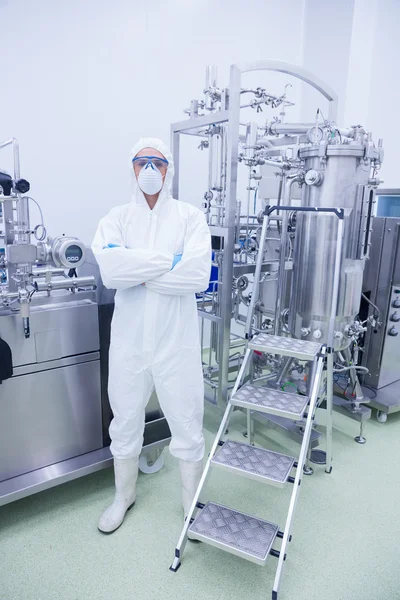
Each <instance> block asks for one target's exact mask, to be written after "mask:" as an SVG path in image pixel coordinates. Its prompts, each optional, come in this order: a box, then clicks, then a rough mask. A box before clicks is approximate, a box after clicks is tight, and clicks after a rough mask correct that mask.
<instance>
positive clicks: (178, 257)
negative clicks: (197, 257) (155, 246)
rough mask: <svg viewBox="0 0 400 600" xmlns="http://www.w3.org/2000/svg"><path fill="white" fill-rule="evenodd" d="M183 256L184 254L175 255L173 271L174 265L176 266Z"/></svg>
mask: <svg viewBox="0 0 400 600" xmlns="http://www.w3.org/2000/svg"><path fill="white" fill-rule="evenodd" d="M182 256H183V254H175V256H174V260H173V261H172V267H171V271H172V269H173V268H174V267H176V265H177V264H178V262H179V261H180V260H182Z"/></svg>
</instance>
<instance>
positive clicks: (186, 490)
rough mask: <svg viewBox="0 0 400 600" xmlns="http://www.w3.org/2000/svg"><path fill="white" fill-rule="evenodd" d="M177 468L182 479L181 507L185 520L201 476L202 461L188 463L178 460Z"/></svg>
mask: <svg viewBox="0 0 400 600" xmlns="http://www.w3.org/2000/svg"><path fill="white" fill-rule="evenodd" d="M179 466H180V470H181V479H182V505H183V512H184V515H185V519H186V517H187V515H188V513H189V510H190V507H191V506H192V501H193V498H194V495H195V493H196V491H197V488H198V486H199V483H200V479H201V476H202V474H203V461H202V460H199V461H198V462H190V461H188V460H180V461H179Z"/></svg>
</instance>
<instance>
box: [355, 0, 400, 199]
mask: <svg viewBox="0 0 400 600" xmlns="http://www.w3.org/2000/svg"><path fill="white" fill-rule="evenodd" d="M366 5H367V10H366ZM399 23H400V1H399V0H368V2H366V1H365V0H355V10H354V19H353V31H352V44H351V54H350V60H349V71H348V85H347V96H346V107H345V118H346V122H347V123H348V124H356V123H362V124H363V125H364V126H365V127H366V128H367V129H368V130H369V131H372V133H373V138H374V140H375V141H376V140H377V138H378V137H382V138H383V143H384V148H385V159H384V163H383V166H382V169H381V171H380V177H381V178H383V179H384V187H385V188H386V187H389V188H390V187H396V188H400V176H399V167H398V162H397V161H398V160H399V139H400V124H399V123H400V120H399V109H400V38H399Z"/></svg>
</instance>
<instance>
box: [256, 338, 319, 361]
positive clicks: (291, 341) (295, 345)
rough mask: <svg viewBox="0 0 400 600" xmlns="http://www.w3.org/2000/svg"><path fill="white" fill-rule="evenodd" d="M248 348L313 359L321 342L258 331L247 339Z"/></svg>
mask: <svg viewBox="0 0 400 600" xmlns="http://www.w3.org/2000/svg"><path fill="white" fill-rule="evenodd" d="M249 348H251V349H252V350H258V351H260V352H268V353H269V354H279V355H281V356H293V357H294V358H299V359H300V360H314V358H315V357H316V355H317V354H318V352H319V351H320V350H321V344H318V343H317V342H307V341H305V340H296V339H295V338H290V337H282V336H279V335H269V334H268V333H260V334H259V335H256V336H254V337H253V339H251V340H250V341H249Z"/></svg>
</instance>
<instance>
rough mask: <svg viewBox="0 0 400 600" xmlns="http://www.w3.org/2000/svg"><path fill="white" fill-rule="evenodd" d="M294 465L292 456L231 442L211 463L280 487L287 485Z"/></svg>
mask: <svg viewBox="0 0 400 600" xmlns="http://www.w3.org/2000/svg"><path fill="white" fill-rule="evenodd" d="M294 463H295V458H293V457H292V456H287V455H286V454H279V453H278V452H272V451H271V450H265V449H263V448H255V447H254V446H249V444H243V443H241V442H232V441H231V440H228V441H227V442H225V444H224V445H223V446H222V447H221V448H220V449H219V450H218V452H217V453H216V454H215V455H214V457H213V459H212V461H211V464H212V465H213V466H215V467H219V468H221V469H225V470H228V471H234V472H235V473H236V474H238V475H243V476H245V477H249V478H250V479H257V480H258V481H263V482H264V483H269V484H270V485H274V486H278V487H283V486H284V485H285V484H286V483H287V481H288V477H289V476H290V473H291V470H292V469H293V466H294Z"/></svg>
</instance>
